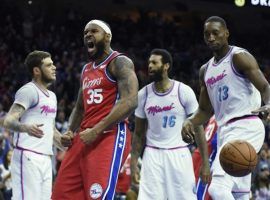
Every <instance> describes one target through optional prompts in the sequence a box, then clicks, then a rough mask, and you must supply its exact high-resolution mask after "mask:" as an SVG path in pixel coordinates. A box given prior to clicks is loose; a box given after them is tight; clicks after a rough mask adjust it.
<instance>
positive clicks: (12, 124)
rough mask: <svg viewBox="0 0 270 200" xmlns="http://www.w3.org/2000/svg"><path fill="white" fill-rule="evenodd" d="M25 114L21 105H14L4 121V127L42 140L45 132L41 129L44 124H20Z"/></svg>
mask: <svg viewBox="0 0 270 200" xmlns="http://www.w3.org/2000/svg"><path fill="white" fill-rule="evenodd" d="M24 112H25V108H24V107H23V106H21V105H20V104H16V103H14V104H13V105H12V106H11V108H10V110H9V112H8V114H7V115H6V117H5V120H4V127H5V128H8V129H11V130H14V131H17V132H20V133H22V132H23V133H24V132H25V133H28V134H29V135H31V136H34V137H37V138H41V137H42V136H43V131H42V130H41V129H40V128H39V127H41V126H43V124H23V123H21V122H19V119H20V118H21V116H22V115H23V113H24Z"/></svg>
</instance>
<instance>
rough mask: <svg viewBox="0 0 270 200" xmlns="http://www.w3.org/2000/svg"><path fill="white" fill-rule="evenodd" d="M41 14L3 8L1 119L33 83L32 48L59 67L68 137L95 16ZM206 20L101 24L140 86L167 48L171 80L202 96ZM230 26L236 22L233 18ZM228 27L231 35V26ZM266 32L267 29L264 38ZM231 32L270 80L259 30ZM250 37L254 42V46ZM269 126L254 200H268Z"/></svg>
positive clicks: (0, 168)
mask: <svg viewBox="0 0 270 200" xmlns="http://www.w3.org/2000/svg"><path fill="white" fill-rule="evenodd" d="M37 13H39V12H38V11H36V12H26V11H25V12H22V11H19V10H16V8H12V7H8V6H7V7H5V6H3V7H2V6H1V8H0V23H1V25H2V26H1V29H0V77H1V79H0V94H1V95H0V117H2V116H4V115H5V113H6V112H7V110H8V109H9V107H10V106H11V104H12V102H13V98H14V94H15V92H16V90H17V89H18V88H19V87H20V86H22V85H23V84H24V83H26V82H28V81H29V76H28V74H27V70H26V69H25V68H24V65H23V61H24V58H25V56H26V55H27V54H28V53H29V52H30V51H32V50H34V49H38V50H45V51H48V52H50V53H51V54H52V58H53V61H54V63H55V65H56V67H57V81H56V83H55V84H54V85H52V88H51V89H52V90H53V91H54V92H55V93H56V95H57V98H58V114H57V122H56V127H57V129H58V130H59V131H60V132H62V133H64V132H65V131H66V129H67V126H68V123H67V118H68V116H69V115H70V112H71V110H72V108H73V105H74V103H75V100H76V97H77V92H78V88H79V84H80V83H79V80H80V72H81V69H82V67H83V65H84V64H85V63H86V62H87V61H88V58H87V54H86V50H85V49H84V47H83V39H82V38H83V29H84V25H85V24H86V22H87V21H89V20H90V19H92V18H93V17H92V16H83V15H81V14H79V13H78V12H76V11H75V10H68V11H67V12H66V16H64V17H63V18H62V19H57V20H56V19H54V18H53V17H52V16H50V17H48V16H47V15H48V14H47V15H46V14H42V13H39V14H37ZM204 19H205V18H204V16H199V15H194V17H193V18H189V19H185V20H189V21H181V20H180V22H181V23H179V20H178V23H175V22H174V19H173V18H172V19H168V18H164V17H163V16H162V15H161V14H159V13H155V12H151V13H150V12H143V11H139V17H137V18H136V19H134V18H132V17H126V18H120V17H117V16H114V17H106V18H105V19H103V20H105V21H106V22H108V23H109V25H110V26H111V29H112V35H113V37H112V47H113V48H114V49H115V50H118V51H120V52H123V53H125V54H127V55H128V56H129V57H130V58H131V59H132V60H133V61H134V64H135V67H136V73H137V76H138V79H139V83H140V87H142V86H144V85H145V84H146V83H147V82H148V78H147V58H148V56H149V53H150V51H151V49H153V48H165V49H167V50H169V51H170V52H171V53H172V55H173V59H174V64H173V68H172V71H171V77H172V78H174V79H176V80H179V81H182V82H184V83H186V84H188V85H190V86H191V87H192V88H193V89H194V91H195V92H196V93H197V94H198V69H199V68H200V66H201V65H202V64H204V63H205V62H206V61H207V60H208V59H209V58H210V57H211V52H210V51H208V49H207V47H206V46H205V45H204V42H203V27H202V25H203V21H204ZM228 21H229V22H233V20H232V19H228ZM228 27H229V30H230V24H228ZM231 27H236V25H235V24H232V26H231ZM268 32H269V30H268V31H267V30H266V31H265V34H267V33H268ZM231 33H233V34H231V35H232V36H231V44H232V45H236V46H241V47H244V48H247V49H248V50H250V51H251V53H252V54H253V55H255V57H256V59H257V60H258V62H259V65H260V67H261V69H262V70H263V72H264V74H265V76H266V78H267V80H268V81H270V60H269V58H268V57H267V52H270V49H269V48H270V45H267V44H269V41H265V39H264V36H263V34H262V33H260V34H259V33H257V32H255V31H254V32H252V31H251V32H249V33H243V34H241V35H239V34H236V33H235V34H234V30H231ZM250 38H256V41H251V40H250ZM234 42H235V44H234ZM131 119H132V117H131ZM131 122H132V120H131ZM132 127H133V124H132V123H131V125H130V128H131V129H132ZM265 127H266V133H267V134H266V139H265V144H264V146H263V148H262V150H261V151H260V155H259V157H260V161H259V163H258V166H257V168H256V171H255V173H254V178H253V192H254V199H270V188H269V184H270V173H269V169H270V148H269V145H270V126H269V125H267V124H266V125H265ZM0 131H1V133H0V174H1V176H0V191H2V193H0V199H1V198H2V199H3V198H4V199H6V200H8V199H10V196H11V195H10V194H11V187H10V171H9V162H10V156H11V153H12V145H11V141H10V139H11V137H12V134H11V133H10V132H8V131H7V130H4V129H0ZM55 152H56V157H55V158H54V163H55V164H54V174H56V173H57V169H58V167H59V163H60V161H61V160H62V158H63V156H64V153H63V152H57V150H55Z"/></svg>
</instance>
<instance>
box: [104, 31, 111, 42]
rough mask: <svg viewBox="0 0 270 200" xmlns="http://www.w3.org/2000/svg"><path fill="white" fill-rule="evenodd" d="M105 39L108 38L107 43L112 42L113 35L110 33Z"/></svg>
mask: <svg viewBox="0 0 270 200" xmlns="http://www.w3.org/2000/svg"><path fill="white" fill-rule="evenodd" d="M105 38H106V41H108V42H110V41H111V39H112V35H111V34H109V33H106V35H105Z"/></svg>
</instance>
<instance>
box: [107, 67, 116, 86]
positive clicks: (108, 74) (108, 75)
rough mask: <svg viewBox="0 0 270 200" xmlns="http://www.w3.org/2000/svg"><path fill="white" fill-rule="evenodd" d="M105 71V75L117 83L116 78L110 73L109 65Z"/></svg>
mask: <svg viewBox="0 0 270 200" xmlns="http://www.w3.org/2000/svg"><path fill="white" fill-rule="evenodd" d="M104 71H105V75H106V77H107V78H108V80H109V81H111V82H113V83H116V80H115V79H114V78H113V77H112V76H111V75H110V73H109V72H108V67H106V69H105V70H104Z"/></svg>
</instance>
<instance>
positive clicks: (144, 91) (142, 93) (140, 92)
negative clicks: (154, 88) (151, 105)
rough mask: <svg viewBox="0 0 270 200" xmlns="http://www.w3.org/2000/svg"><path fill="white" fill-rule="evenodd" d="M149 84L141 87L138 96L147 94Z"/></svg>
mask: <svg viewBox="0 0 270 200" xmlns="http://www.w3.org/2000/svg"><path fill="white" fill-rule="evenodd" d="M150 85H151V83H150V84H147V85H145V86H144V87H142V88H141V89H140V90H139V93H138V95H145V94H146V93H148V92H149V89H148V88H149V87H150Z"/></svg>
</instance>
